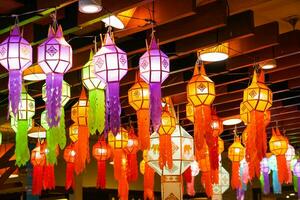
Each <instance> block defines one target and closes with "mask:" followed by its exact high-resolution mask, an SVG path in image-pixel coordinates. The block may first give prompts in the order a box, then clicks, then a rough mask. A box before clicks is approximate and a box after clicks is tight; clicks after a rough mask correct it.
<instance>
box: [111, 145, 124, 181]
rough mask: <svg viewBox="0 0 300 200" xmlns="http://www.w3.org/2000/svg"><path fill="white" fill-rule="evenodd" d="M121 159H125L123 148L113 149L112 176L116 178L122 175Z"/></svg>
mask: <svg viewBox="0 0 300 200" xmlns="http://www.w3.org/2000/svg"><path fill="white" fill-rule="evenodd" d="M123 159H126V155H125V153H124V151H123V149H114V177H115V179H116V180H119V179H120V178H121V177H122V170H121V169H122V167H123V163H124V162H123Z"/></svg>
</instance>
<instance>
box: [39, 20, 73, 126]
mask: <svg viewBox="0 0 300 200" xmlns="http://www.w3.org/2000/svg"><path fill="white" fill-rule="evenodd" d="M38 64H39V65H40V66H41V68H42V70H43V71H44V73H45V74H46V75H47V77H46V90H47V93H46V95H47V101H46V110H47V111H48V112H47V116H48V117H47V121H48V124H49V126H50V127H53V126H58V124H59V121H60V112H61V103H62V102H61V94H62V81H63V75H64V73H66V72H67V71H68V70H69V69H70V68H71V67H72V47H71V46H70V45H69V44H68V43H67V42H66V40H65V38H64V37H63V31H62V28H61V26H58V28H57V30H56V33H54V30H53V28H52V27H51V26H50V27H49V31H48V38H47V39H46V40H45V41H44V42H43V43H42V44H40V45H39V46H38Z"/></svg>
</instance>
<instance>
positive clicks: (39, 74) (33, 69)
mask: <svg viewBox="0 0 300 200" xmlns="http://www.w3.org/2000/svg"><path fill="white" fill-rule="evenodd" d="M45 79H46V74H45V73H44V72H43V70H42V68H41V66H39V65H38V64H35V65H31V66H30V67H28V68H27V69H25V70H24V71H23V80H26V81H41V80H45Z"/></svg>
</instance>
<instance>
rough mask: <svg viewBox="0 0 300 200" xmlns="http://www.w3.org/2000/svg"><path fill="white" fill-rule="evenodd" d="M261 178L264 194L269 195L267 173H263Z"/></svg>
mask: <svg viewBox="0 0 300 200" xmlns="http://www.w3.org/2000/svg"><path fill="white" fill-rule="evenodd" d="M263 178H264V194H269V193H270V180H269V173H268V172H263Z"/></svg>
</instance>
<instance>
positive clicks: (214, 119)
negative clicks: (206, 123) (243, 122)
mask: <svg viewBox="0 0 300 200" xmlns="http://www.w3.org/2000/svg"><path fill="white" fill-rule="evenodd" d="M210 126H211V128H212V134H213V136H214V137H217V136H219V135H221V134H222V133H223V122H222V120H221V119H220V118H219V117H218V115H217V112H216V109H213V110H212V116H211V123H210Z"/></svg>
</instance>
